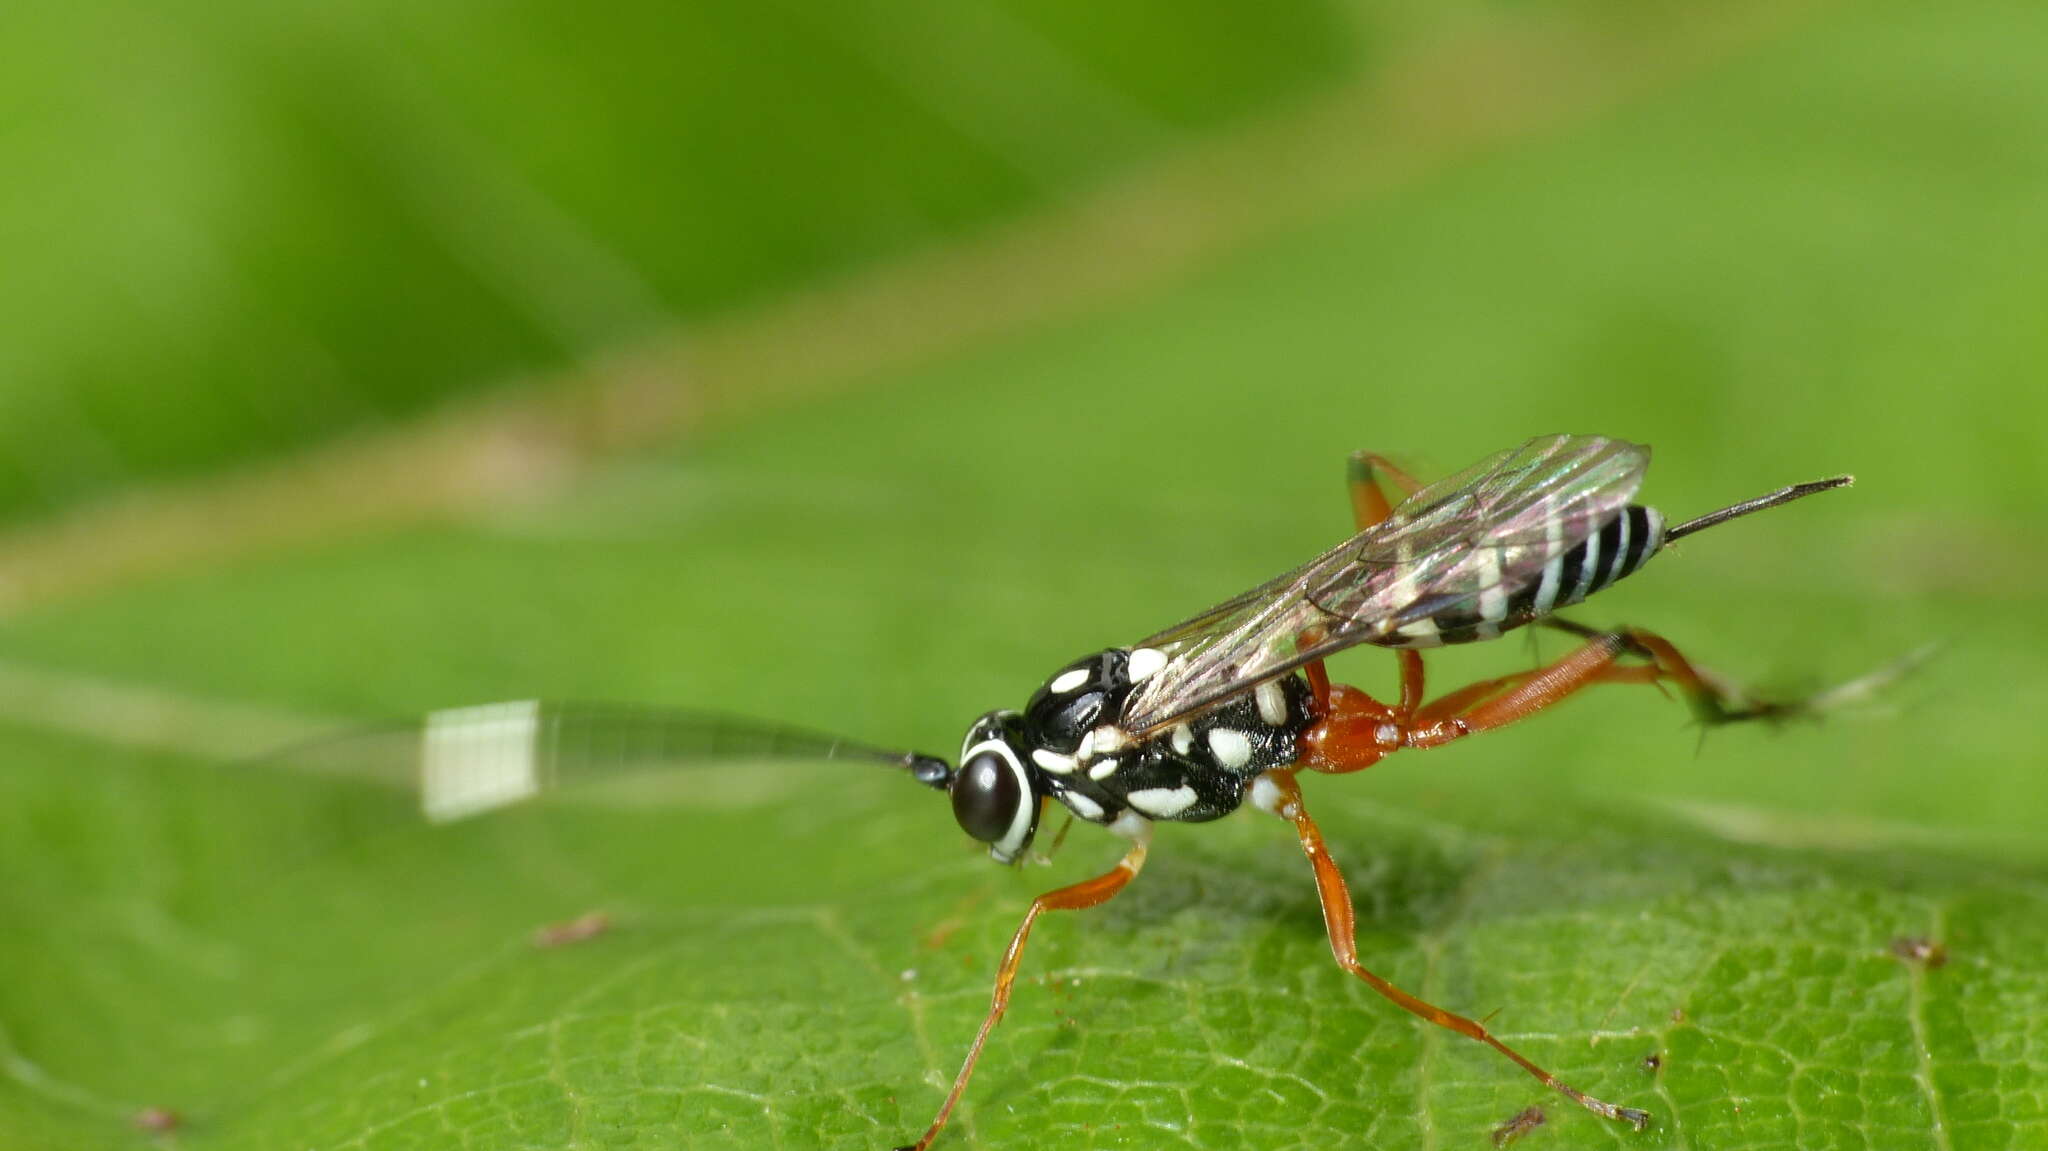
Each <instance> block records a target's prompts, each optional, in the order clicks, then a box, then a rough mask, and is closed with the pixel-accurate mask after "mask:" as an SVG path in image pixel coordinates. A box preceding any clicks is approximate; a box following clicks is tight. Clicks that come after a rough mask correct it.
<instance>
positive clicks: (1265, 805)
mask: <svg viewBox="0 0 2048 1151" xmlns="http://www.w3.org/2000/svg"><path fill="white" fill-rule="evenodd" d="M1280 796H1281V791H1280V785H1279V784H1277V783H1274V782H1273V777H1272V776H1270V775H1261V776H1260V777H1258V778H1257V779H1255V780H1252V791H1251V801H1252V806H1253V807H1256V808H1258V809H1259V810H1260V811H1263V812H1265V813H1267V814H1268V815H1278V814H1280Z"/></svg>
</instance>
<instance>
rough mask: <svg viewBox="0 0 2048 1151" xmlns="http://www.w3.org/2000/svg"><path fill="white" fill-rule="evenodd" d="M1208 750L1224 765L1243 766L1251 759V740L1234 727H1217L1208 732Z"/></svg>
mask: <svg viewBox="0 0 2048 1151" xmlns="http://www.w3.org/2000/svg"><path fill="white" fill-rule="evenodd" d="M1209 750H1210V751H1211V752H1212V753H1214V754H1215V756H1216V761H1217V762H1218V763H1221V764H1222V765H1223V766H1225V767H1243V766H1244V765H1245V764H1247V763H1250V762H1251V761H1252V741H1251V740H1250V739H1247V738H1246V737H1245V734H1244V733H1243V732H1241V731H1238V730H1236V729H1234V728H1228V727H1218V728H1212V729H1211V730H1210V732H1209Z"/></svg>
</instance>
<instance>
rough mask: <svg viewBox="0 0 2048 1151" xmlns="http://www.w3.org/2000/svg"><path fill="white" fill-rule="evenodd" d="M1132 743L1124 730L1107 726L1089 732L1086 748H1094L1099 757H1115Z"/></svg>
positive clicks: (1085, 743) (1085, 742)
mask: <svg viewBox="0 0 2048 1151" xmlns="http://www.w3.org/2000/svg"><path fill="white" fill-rule="evenodd" d="M1130 742H1131V737H1130V736H1128V735H1125V734H1124V729H1123V728H1120V727H1117V726H1115V725H1105V726H1102V727H1098V728H1096V729H1095V730H1094V731H1091V732H1089V733H1088V739H1087V740H1086V741H1084V746H1090V747H1093V748H1094V749H1095V753H1096V754H1097V755H1114V754H1116V753H1117V752H1119V751H1122V750H1123V749H1124V747H1125V745H1127V744H1129V743H1130ZM1083 758H1085V757H1083Z"/></svg>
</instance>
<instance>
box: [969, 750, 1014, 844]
mask: <svg viewBox="0 0 2048 1151" xmlns="http://www.w3.org/2000/svg"><path fill="white" fill-rule="evenodd" d="M952 792H953V818H954V819H956V820H958V821H960V829H961V830H962V831H965V832H966V833H967V834H969V835H971V836H973V837H974V838H976V839H978V840H980V841H981V842H983V843H998V842H1000V841H1002V840H1003V839H1004V838H1006V837H1007V836H1008V835H1009V834H1010V829H1011V828H1012V827H1014V826H1015V825H1016V823H1017V811H1018V809H1019V808H1021V807H1022V806H1023V805H1024V802H1025V799H1024V781H1023V780H1022V779H1021V778H1019V772H1018V771H1017V769H1016V768H1014V767H1011V766H1010V764H1009V761H1007V760H1005V759H1004V758H1003V757H1002V755H1001V754H999V753H997V752H994V751H984V752H981V753H980V754H978V755H974V756H970V757H968V760H967V762H966V763H963V764H961V765H960V771H959V774H957V775H955V776H954V777H953V788H952Z"/></svg>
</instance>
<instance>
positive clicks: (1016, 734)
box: [946, 711, 1039, 863]
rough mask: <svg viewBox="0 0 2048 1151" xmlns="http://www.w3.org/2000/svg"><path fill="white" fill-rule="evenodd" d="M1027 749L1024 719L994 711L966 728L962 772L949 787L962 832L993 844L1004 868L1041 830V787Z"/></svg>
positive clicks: (992, 849)
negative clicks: (1027, 760)
mask: <svg viewBox="0 0 2048 1151" xmlns="http://www.w3.org/2000/svg"><path fill="white" fill-rule="evenodd" d="M1023 746H1024V744H1023V732H1022V723H1021V717H1020V716H1018V714H1017V713H1016V712H1014V711H992V712H989V713H988V714H987V715H984V716H982V717H981V718H980V719H978V720H976V721H975V722H974V726H973V727H971V728H969V729H967V738H966V740H964V741H963V742H962V744H961V747H960V769H959V770H958V771H956V772H954V773H953V778H952V782H951V783H950V784H949V785H948V786H947V788H946V791H947V794H948V795H949V796H950V797H951V798H952V800H953V818H954V820H955V821H957V822H958V823H959V824H960V830H962V831H965V832H966V833H967V834H968V835H971V836H973V837H974V838H975V839H977V840H980V841H981V842H983V843H986V844H988V853H989V854H990V855H991V856H993V857H995V859H996V861H997V862H999V863H1009V862H1012V861H1013V860H1015V859H1016V858H1017V857H1018V856H1019V855H1020V854H1022V853H1023V851H1024V849H1025V848H1026V847H1028V846H1030V844H1031V837H1032V835H1033V834H1035V833H1036V832H1037V831H1038V808H1039V796H1038V788H1037V785H1036V783H1035V781H1034V775H1033V773H1032V771H1031V770H1030V769H1029V768H1027V767H1025V766H1024V760H1023V758H1022V754H1021V752H1022V748H1023Z"/></svg>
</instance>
